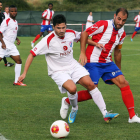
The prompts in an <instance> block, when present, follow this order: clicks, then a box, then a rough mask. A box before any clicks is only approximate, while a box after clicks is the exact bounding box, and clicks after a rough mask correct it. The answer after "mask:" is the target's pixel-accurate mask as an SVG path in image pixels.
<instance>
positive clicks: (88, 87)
mask: <svg viewBox="0 0 140 140" xmlns="http://www.w3.org/2000/svg"><path fill="white" fill-rule="evenodd" d="M86 88H87V90H89V91H90V90H93V89H94V88H96V86H95V84H94V83H93V82H92V81H90V82H88V83H87V85H86Z"/></svg>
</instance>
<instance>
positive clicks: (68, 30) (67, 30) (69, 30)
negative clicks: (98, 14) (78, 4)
mask: <svg viewBox="0 0 140 140" xmlns="http://www.w3.org/2000/svg"><path fill="white" fill-rule="evenodd" d="M66 32H71V33H74V34H75V36H76V33H75V31H73V30H71V29H66Z"/></svg>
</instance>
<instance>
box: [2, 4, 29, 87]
mask: <svg viewBox="0 0 140 140" xmlns="http://www.w3.org/2000/svg"><path fill="white" fill-rule="evenodd" d="M9 10H10V18H8V19H5V20H3V22H2V23H1V28H0V61H1V60H2V58H3V57H4V56H5V55H8V56H10V57H11V58H12V59H13V60H14V61H15V62H16V65H15V81H14V84H13V85H18V86H26V85H25V84H23V83H22V82H20V83H18V82H17V80H18V77H19V76H20V72H21V65H22V64H21V63H22V61H21V58H20V54H19V51H18V50H17V48H16V46H15V44H14V42H15V40H17V45H19V44H20V40H19V39H18V38H17V31H18V23H17V21H16V20H15V19H16V16H17V7H15V6H14V5H11V6H10V9H9ZM2 36H3V37H2Z"/></svg>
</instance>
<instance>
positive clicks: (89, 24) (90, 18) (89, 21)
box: [86, 12, 94, 29]
mask: <svg viewBox="0 0 140 140" xmlns="http://www.w3.org/2000/svg"><path fill="white" fill-rule="evenodd" d="M92 22H94V20H93V16H92V12H90V13H89V15H88V17H87V22H86V29H87V28H88V27H90V26H92Z"/></svg>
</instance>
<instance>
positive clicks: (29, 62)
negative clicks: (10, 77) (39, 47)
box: [18, 53, 34, 82]
mask: <svg viewBox="0 0 140 140" xmlns="http://www.w3.org/2000/svg"><path fill="white" fill-rule="evenodd" d="M33 59H34V56H33V54H31V53H30V54H29V55H28V58H27V60H26V63H25V67H24V72H23V73H22V75H21V76H20V77H19V78H18V82H22V81H23V80H24V79H25V77H26V74H27V71H28V69H29V67H30V65H31V63H32V61H33Z"/></svg>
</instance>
